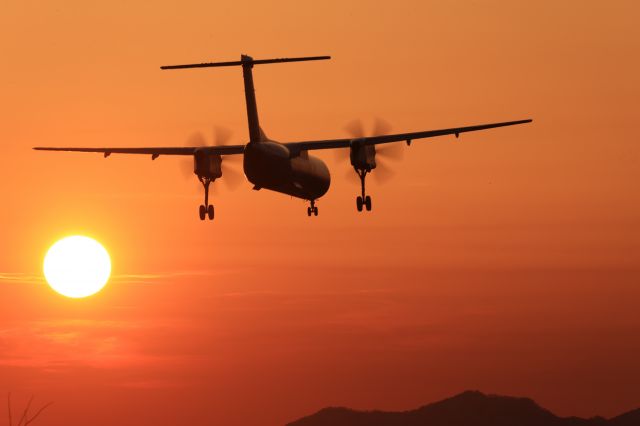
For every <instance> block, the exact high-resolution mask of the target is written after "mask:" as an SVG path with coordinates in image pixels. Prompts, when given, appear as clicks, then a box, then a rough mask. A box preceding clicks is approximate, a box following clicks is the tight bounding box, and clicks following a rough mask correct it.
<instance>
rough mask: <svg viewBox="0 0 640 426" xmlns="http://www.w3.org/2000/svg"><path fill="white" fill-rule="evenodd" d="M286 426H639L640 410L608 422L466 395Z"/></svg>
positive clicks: (334, 412) (333, 413)
mask: <svg viewBox="0 0 640 426" xmlns="http://www.w3.org/2000/svg"><path fill="white" fill-rule="evenodd" d="M287 426H640V409H638V410H634V411H630V412H628V413H626V414H623V415H621V416H618V417H614V418H612V419H609V420H607V419H604V418H602V417H594V418H591V419H582V418H579V417H558V416H556V415H555V414H553V413H552V412H550V411H548V410H545V409H544V408H542V407H540V406H539V405H538V404H536V403H535V402H534V401H533V400H531V399H528V398H514V397H508V396H498V395H485V394H483V393H481V392H477V391H467V392H464V393H461V394H460V395H456V396H454V397H452V398H448V399H445V400H442V401H439V402H436V403H433V404H429V405H425V406H423V407H420V408H418V409H416V410H410V411H401V412H384V411H355V410H351V409H348V408H342V407H331V408H325V409H322V410H320V411H318V412H317V413H316V414H313V415H311V416H308V417H304V418H302V419H300V420H297V421H294V422H292V423H289V424H288V425H287Z"/></svg>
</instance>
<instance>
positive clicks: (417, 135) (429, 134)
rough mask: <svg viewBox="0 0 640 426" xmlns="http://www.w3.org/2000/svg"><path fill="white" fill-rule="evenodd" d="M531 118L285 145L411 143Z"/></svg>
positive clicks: (294, 148) (327, 146)
mask: <svg viewBox="0 0 640 426" xmlns="http://www.w3.org/2000/svg"><path fill="white" fill-rule="evenodd" d="M531 121H532V120H531V119H526V120H517V121H504V122H501V123H490V124H479V125H475V126H465V127H452V128H449V129H438V130H426V131H423V132H411V133H397V134H394V135H381V136H368V137H362V138H345V139H327V140H317V141H304V142H288V143H285V145H286V146H287V147H288V148H289V149H290V150H292V151H294V152H299V151H301V150H313V149H332V148H348V147H349V146H351V145H352V144H353V143H354V142H357V143H359V144H361V145H378V144H381V143H390V142H401V141H405V142H408V143H411V141H412V140H414V139H424V138H433V137H436V136H444V135H456V137H458V135H459V134H460V133H466V132H475V131H478V130H486V129H494V128H496V127H506V126H514V125H517V124H525V123H530V122H531Z"/></svg>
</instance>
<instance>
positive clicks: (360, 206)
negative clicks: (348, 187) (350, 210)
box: [356, 195, 362, 212]
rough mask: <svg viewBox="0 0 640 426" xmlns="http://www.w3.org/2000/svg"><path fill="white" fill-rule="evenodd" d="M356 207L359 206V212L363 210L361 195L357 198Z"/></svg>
mask: <svg viewBox="0 0 640 426" xmlns="http://www.w3.org/2000/svg"><path fill="white" fill-rule="evenodd" d="M356 207H357V208H358V211H359V212H361V211H362V197H361V196H359V195H358V198H356Z"/></svg>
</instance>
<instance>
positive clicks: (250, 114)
mask: <svg viewBox="0 0 640 426" xmlns="http://www.w3.org/2000/svg"><path fill="white" fill-rule="evenodd" d="M323 59H331V57H330V56H305V57H301V58H274V59H257V60H255V59H253V58H252V57H251V56H249V55H242V56H241V57H240V61H231V62H205V63H201V64H185V65H165V66H162V67H160V68H161V69H163V70H176V69H185V68H210V67H229V66H238V65H240V66H242V77H243V78H244V96H245V100H246V103H247V121H248V124H249V143H258V142H261V141H264V140H267V137H266V136H265V135H264V133H263V132H262V130H261V129H260V121H259V120H258V106H257V104H256V91H255V89H254V87H253V66H254V65H257V64H277V63H281V62H303V61H317V60H323Z"/></svg>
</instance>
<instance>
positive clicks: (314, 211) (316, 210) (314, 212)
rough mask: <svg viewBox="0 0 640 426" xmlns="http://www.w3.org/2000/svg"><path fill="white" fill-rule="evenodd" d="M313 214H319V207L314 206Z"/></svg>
mask: <svg viewBox="0 0 640 426" xmlns="http://www.w3.org/2000/svg"><path fill="white" fill-rule="evenodd" d="M313 215H314V216H318V208H317V207H314V208H313Z"/></svg>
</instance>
